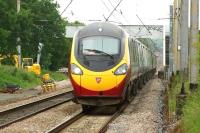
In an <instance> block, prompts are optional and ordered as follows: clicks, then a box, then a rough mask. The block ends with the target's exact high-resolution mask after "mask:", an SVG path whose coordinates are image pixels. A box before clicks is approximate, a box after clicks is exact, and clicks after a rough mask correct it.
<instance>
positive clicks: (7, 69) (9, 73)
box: [0, 66, 66, 89]
mask: <svg viewBox="0 0 200 133" xmlns="http://www.w3.org/2000/svg"><path fill="white" fill-rule="evenodd" d="M42 73H43V74H44V73H49V74H50V76H51V78H52V79H54V80H56V81H60V80H64V79H66V76H65V75H64V74H61V73H57V72H51V71H47V70H45V71H43V72H42ZM7 84H16V85H19V86H20V87H21V88H23V89H27V88H32V87H35V86H37V85H40V84H41V79H40V78H39V77H37V76H36V75H35V74H34V73H30V72H27V71H25V70H23V69H18V68H15V67H13V66H0V89H3V88H5V87H6V85H7Z"/></svg>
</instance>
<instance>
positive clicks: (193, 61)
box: [189, 0, 199, 90]
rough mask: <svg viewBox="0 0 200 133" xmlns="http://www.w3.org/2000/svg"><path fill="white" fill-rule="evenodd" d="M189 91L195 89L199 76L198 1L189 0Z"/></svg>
mask: <svg viewBox="0 0 200 133" xmlns="http://www.w3.org/2000/svg"><path fill="white" fill-rule="evenodd" d="M190 16H191V17H190V28H191V31H190V76H189V77H190V89H191V90H193V89H195V88H197V79H198V74H199V72H198V71H199V61H198V56H199V53H198V49H199V47H198V45H199V44H198V43H199V36H198V31H199V30H198V27H199V0H191V10H190Z"/></svg>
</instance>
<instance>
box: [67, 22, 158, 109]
mask: <svg viewBox="0 0 200 133" xmlns="http://www.w3.org/2000/svg"><path fill="white" fill-rule="evenodd" d="M154 58H155V56H154V54H153V52H152V51H151V49H149V48H147V47H146V46H145V45H144V44H142V43H141V42H139V41H138V40H137V39H136V38H131V37H130V36H129V34H127V33H126V32H125V31H124V30H123V29H122V28H120V27H118V26H116V25H113V24H110V23H107V22H97V23H93V24H90V25H88V26H86V27H85V28H83V29H81V30H79V31H78V32H77V33H76V34H75V36H74V38H73V44H72V49H71V57H70V63H69V64H70V66H69V75H70V80H71V83H72V86H73V88H74V96H75V102H76V103H80V104H82V105H83V107H85V106H103V105H116V104H120V103H122V102H123V101H124V100H129V99H130V98H131V97H132V96H133V95H135V94H136V93H137V89H138V87H141V84H143V83H144V82H145V81H146V80H147V78H148V77H150V76H149V75H153V72H155V69H156V68H155V61H154V60H155V59H154Z"/></svg>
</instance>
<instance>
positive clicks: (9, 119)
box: [0, 91, 73, 129]
mask: <svg viewBox="0 0 200 133" xmlns="http://www.w3.org/2000/svg"><path fill="white" fill-rule="evenodd" d="M72 99H73V94H72V91H69V92H65V93H62V94H58V95H55V96H52V97H49V98H45V99H42V100H39V101H35V102H32V103H28V104H25V105H20V106H18V107H15V108H12V109H9V110H6V111H2V112H0V129H1V128H4V127H6V126H8V125H10V124H12V123H15V122H17V121H20V120H23V119H25V118H28V117H30V116H33V115H35V114H37V113H40V112H43V111H45V110H48V109H50V108H53V107H55V106H58V105H60V104H63V103H65V102H68V101H70V100H72Z"/></svg>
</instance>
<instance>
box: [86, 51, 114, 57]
mask: <svg viewBox="0 0 200 133" xmlns="http://www.w3.org/2000/svg"><path fill="white" fill-rule="evenodd" d="M84 50H87V51H89V52H95V53H98V54H103V55H107V56H109V57H110V58H112V59H114V56H113V55H110V54H108V53H106V52H103V51H101V50H96V49H84Z"/></svg>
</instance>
